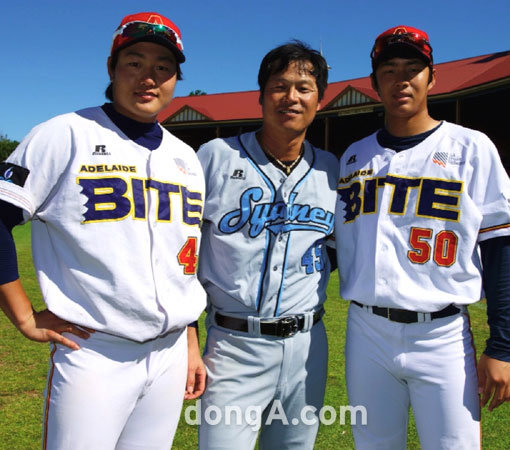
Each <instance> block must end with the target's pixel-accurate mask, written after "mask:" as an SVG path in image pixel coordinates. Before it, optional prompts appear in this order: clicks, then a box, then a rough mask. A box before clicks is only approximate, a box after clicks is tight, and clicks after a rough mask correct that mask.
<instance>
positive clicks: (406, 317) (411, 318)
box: [388, 308, 418, 324]
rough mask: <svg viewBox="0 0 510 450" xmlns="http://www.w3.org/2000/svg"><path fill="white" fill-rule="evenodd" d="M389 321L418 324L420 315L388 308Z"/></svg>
mask: <svg viewBox="0 0 510 450" xmlns="http://www.w3.org/2000/svg"><path fill="white" fill-rule="evenodd" d="M388 319H389V320H391V321H392V322H399V323H406V324H409V323H416V322H418V313H414V314H413V312H412V311H405V310H399V309H393V308H388Z"/></svg>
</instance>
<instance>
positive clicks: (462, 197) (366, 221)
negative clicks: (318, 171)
mask: <svg viewBox="0 0 510 450" xmlns="http://www.w3.org/2000/svg"><path fill="white" fill-rule="evenodd" d="M509 234H510V181H509V178H508V175H507V174H506V172H505V170H504V168H503V166H502V164H501V161H500V158H499V155H498V152H497V149H496V148H495V146H494V145H493V143H492V142H491V141H490V140H489V139H488V138H487V136H485V135H484V134H483V133H480V132H477V131H474V130H470V129H467V128H463V127H461V126H458V125H454V124H451V123H447V122H443V123H442V125H441V126H440V127H439V128H438V129H437V130H436V131H435V132H434V133H432V134H431V135H430V136H428V137H427V138H426V139H425V140H424V141H422V142H421V143H420V144H418V145H416V146H415V147H413V148H412V149H409V150H404V151H400V152H398V153H397V152H395V151H393V150H391V149H387V148H383V147H381V146H380V145H379V144H378V142H377V139H376V133H374V134H372V135H370V136H368V137H367V138H365V139H362V140H361V141H358V142H356V143H354V144H352V145H351V146H350V147H349V148H348V149H347V150H346V152H345V153H344V155H343V156H342V158H341V160H340V176H339V180H338V202H337V207H336V245H337V252H338V257H339V258H338V259H339V261H338V263H339V273H340V289H341V295H342V297H343V298H345V299H347V300H357V301H358V302H361V303H363V304H366V305H377V306H386V307H395V308H402V309H408V310H414V311H419V312H432V311H437V310H440V309H442V308H444V307H446V306H447V305H449V304H451V303H456V304H460V305H463V304H469V303H473V302H476V301H477V300H479V299H480V296H481V289H482V281H481V263H480V258H479V255H478V251H477V244H478V242H480V241H482V240H484V239H489V238H493V237H497V236H503V235H509Z"/></svg>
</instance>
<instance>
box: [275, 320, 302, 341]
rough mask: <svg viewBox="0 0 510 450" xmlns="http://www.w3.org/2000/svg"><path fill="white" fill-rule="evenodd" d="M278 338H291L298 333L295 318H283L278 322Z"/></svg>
mask: <svg viewBox="0 0 510 450" xmlns="http://www.w3.org/2000/svg"><path fill="white" fill-rule="evenodd" d="M276 329H277V332H278V336H280V337H284V338H286V337H291V336H294V335H295V334H296V333H297V332H298V331H299V326H298V318H297V317H296V316H289V317H283V318H281V319H280V320H279V321H278V325H277V328H276Z"/></svg>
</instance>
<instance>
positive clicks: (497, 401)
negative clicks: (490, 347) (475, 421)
mask: <svg viewBox="0 0 510 450" xmlns="http://www.w3.org/2000/svg"><path fill="white" fill-rule="evenodd" d="M478 392H479V394H480V395H481V397H480V404H481V406H482V407H483V406H485V405H486V404H487V403H488V402H489V400H491V401H490V403H489V411H492V410H493V409H494V408H497V407H498V406H499V405H501V404H503V403H505V402H510V362H505V361H500V360H498V359H494V358H491V357H490V356H487V355H486V354H485V353H484V354H482V356H481V357H480V360H479V361H478Z"/></svg>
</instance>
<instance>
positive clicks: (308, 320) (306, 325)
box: [301, 311, 314, 333]
mask: <svg viewBox="0 0 510 450" xmlns="http://www.w3.org/2000/svg"><path fill="white" fill-rule="evenodd" d="M313 315H314V312H313V311H308V312H305V313H304V314H303V319H304V322H303V329H302V330H301V331H302V332H304V333H306V332H307V331H310V330H311V329H312V327H313Z"/></svg>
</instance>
